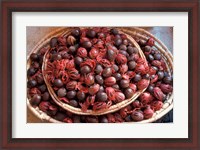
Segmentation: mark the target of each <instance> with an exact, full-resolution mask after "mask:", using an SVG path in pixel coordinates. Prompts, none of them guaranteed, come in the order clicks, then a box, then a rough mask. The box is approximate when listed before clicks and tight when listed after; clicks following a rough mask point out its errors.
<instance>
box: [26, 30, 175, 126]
mask: <svg viewBox="0 0 200 150" xmlns="http://www.w3.org/2000/svg"><path fill="white" fill-rule="evenodd" d="M137 42H138V44H139V45H140V47H141V49H142V51H143V53H144V54H145V56H146V59H147V61H148V63H146V61H145V60H144V59H142V58H141V57H140V56H139V54H138V49H137V48H136V47H135V46H134V45H132V43H131V42H130V41H129V40H128V39H127V37H126V35H124V34H121V33H120V32H119V31H118V30H117V29H115V28H112V29H110V28H106V27H103V28H98V27H94V28H83V29H82V28H74V29H73V30H72V31H71V34H70V35H68V36H67V37H64V36H60V37H54V38H52V39H51V40H50V48H47V47H44V48H42V49H40V50H39V51H38V52H37V53H32V54H31V55H30V58H29V59H30V61H31V65H30V67H29V69H28V71H27V76H28V83H27V90H28V95H29V99H30V104H31V105H32V106H33V107H39V109H40V110H41V111H43V112H45V113H46V114H47V115H49V116H51V117H52V118H54V119H56V120H58V121H61V122H66V123H115V122H134V121H142V120H144V119H149V118H151V117H152V116H153V114H154V112H155V111H158V110H160V109H161V108H162V106H163V103H164V101H165V100H166V98H167V95H168V94H170V93H171V92H172V90H173V81H172V80H173V79H172V76H171V75H170V74H169V73H168V70H167V66H166V62H165V60H164V58H163V55H162V54H161V53H160V52H159V51H158V50H157V49H156V48H155V47H154V40H153V39H152V38H150V39H148V40H147V41H144V40H138V41H137ZM47 51H48V57H47V59H48V61H47V68H46V70H45V72H42V64H43V57H44V55H45V53H46V52H47ZM43 74H45V75H46V77H47V81H48V84H49V85H50V86H51V87H52V89H53V90H54V93H55V94H56V96H57V97H58V99H59V100H60V101H62V102H63V103H66V104H69V105H71V106H72V107H75V108H81V110H82V111H86V110H88V109H91V110H94V111H98V110H101V109H106V108H109V107H110V106H112V105H115V104H117V103H119V102H122V101H124V100H125V99H129V98H131V97H132V96H133V95H134V93H136V92H137V91H138V90H142V89H145V88H147V90H146V91H145V92H143V93H142V94H141V95H140V96H139V97H138V98H137V99H136V100H135V101H134V102H133V103H131V104H130V105H128V106H126V107H124V108H121V109H120V110H119V111H116V112H113V113H109V114H105V115H100V116H94V115H89V116H88V115H77V114H74V113H71V112H70V111H67V110H64V109H63V108H61V107H59V106H58V105H57V104H56V103H55V102H54V100H53V99H52V97H51V93H50V92H49V91H48V88H47V84H46V83H45V82H44V77H43ZM149 81H150V84H149Z"/></svg>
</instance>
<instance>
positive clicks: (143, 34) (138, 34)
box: [27, 27, 173, 123]
mask: <svg viewBox="0 0 200 150" xmlns="http://www.w3.org/2000/svg"><path fill="white" fill-rule="evenodd" d="M119 29H120V30H122V31H123V32H125V33H127V34H129V35H131V36H132V37H134V38H135V39H144V40H147V39H148V38H149V37H152V38H153V39H154V40H155V47H156V48H157V49H158V50H159V51H160V53H161V54H162V55H163V57H164V58H165V62H166V65H167V67H168V72H169V73H170V74H172V73H173V57H172V54H171V53H170V51H169V50H168V48H167V47H166V46H165V45H164V44H163V43H162V42H161V41H160V40H159V39H157V38H156V37H155V36H153V35H152V34H151V33H149V32H147V31H146V30H144V29H141V28H136V27H131V28H119ZM58 33H59V34H58ZM61 34H66V32H64V28H59V29H58V30H56V31H55V32H54V33H51V34H49V35H47V36H46V37H45V38H43V39H42V40H41V41H40V42H39V43H38V44H37V45H36V46H35V47H34V49H33V50H32V51H31V53H33V52H37V51H38V50H39V49H40V48H42V47H44V45H46V46H48V42H49V40H48V39H49V38H50V37H53V36H56V35H61ZM31 53H30V54H31ZM29 56H30V55H29ZM29 56H28V58H29ZM28 58H27V59H28ZM27 68H29V61H28V67H27ZM27 106H28V108H29V109H30V110H31V111H32V113H33V114H34V115H35V116H37V117H38V118H39V119H40V120H41V121H42V122H52V123H62V122H60V121H57V120H55V119H53V118H52V117H50V116H48V115H47V114H46V113H44V112H42V111H41V110H39V108H38V107H35V108H34V107H32V106H31V104H30V103H29V97H28V98H27ZM172 108H173V92H172V93H171V94H170V95H167V100H166V101H165V102H164V105H163V107H162V108H161V109H160V110H159V111H156V112H155V113H154V115H153V117H152V118H150V119H146V120H143V121H140V122H127V123H150V122H154V121H156V120H158V119H160V118H161V117H163V116H164V115H165V114H167V113H168V112H169V111H170V110H172Z"/></svg>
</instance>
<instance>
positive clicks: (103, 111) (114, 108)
mask: <svg viewBox="0 0 200 150" xmlns="http://www.w3.org/2000/svg"><path fill="white" fill-rule="evenodd" d="M64 30H66V31H68V30H71V28H66V29H64ZM119 31H120V30H119ZM120 32H121V33H123V34H125V35H126V36H127V38H128V39H129V41H130V42H131V43H132V44H133V45H134V46H135V47H137V48H138V50H139V56H140V57H141V58H143V59H144V60H145V62H146V57H145V56H144V54H143V52H142V50H141V49H140V46H139V45H138V43H137V42H136V41H135V40H134V39H133V38H132V37H131V36H130V35H128V34H126V33H124V32H122V31H120ZM64 36H68V34H65V35H64ZM49 39H50V38H49ZM49 52H50V49H49V51H47V52H46V53H45V55H44V59H43V66H42V72H43V76H44V80H45V83H46V85H47V88H48V91H49V93H50V95H51V97H52V99H53V100H54V102H55V103H56V104H57V105H59V106H60V107H62V108H63V109H65V110H67V111H70V112H72V113H74V114H78V115H95V116H96V115H103V114H108V113H112V112H115V111H118V110H119V109H121V108H123V107H125V106H127V105H129V104H131V103H132V102H133V101H134V100H136V99H137V98H138V96H140V94H141V93H143V92H144V91H145V90H146V88H145V89H143V90H138V91H137V92H136V93H134V95H133V96H132V97H131V98H130V99H126V100H124V101H122V102H120V103H117V104H114V105H112V106H110V107H109V108H106V109H101V110H96V111H94V110H91V109H90V110H87V111H82V110H81V108H76V107H73V106H70V105H69V104H66V103H64V102H62V101H60V100H59V98H58V96H57V95H56V94H55V92H54V90H53V88H52V87H51V85H50V83H49V82H48V81H47V75H46V74H45V72H46V71H45V70H46V67H47V62H48V57H49ZM146 63H147V62H146Z"/></svg>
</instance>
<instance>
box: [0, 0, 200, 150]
mask: <svg viewBox="0 0 200 150" xmlns="http://www.w3.org/2000/svg"><path fill="white" fill-rule="evenodd" d="M199 6H200V2H199V0H162V1H161V0H140V1H136V0H129V1H128V0H124V1H117V0H116V1H114V0H105V1H104V0H101V1H95V2H94V1H92V0H86V1H84V2H83V1H81V0H74V1H72V0H66V1H64V0H55V1H53V0H33V1H32V0H29V1H25V0H7V1H6V0H5V1H2V2H1V50H0V62H1V65H0V70H1V74H0V77H1V78H0V83H1V86H0V88H1V90H0V92H1V93H0V96H1V98H0V102H1V104H0V110H1V113H0V131H1V132H0V139H1V140H0V148H1V149H22V148H27V149H28V148H34V149H36V148H38V149H45V148H54V149H59V148H60V149H89V148H90V149H97V148H98V149H105V148H107V149H108V148H109V149H164V148H165V149H178V148H181V149H185V150H186V149H192V150H197V149H200V142H199V141H200V137H199V136H200V122H199V120H200V110H199V109H200V105H199V100H200V96H199V93H200V90H199V74H200V62H199V56H200V55H199V40H200V39H199V32H200V30H199V27H200V26H199V21H200V19H199V16H200V15H199V14H200V13H199V9H200V7H199ZM49 11H53V12H55V11H57V12H71V11H75V12H84V11H89V12H94V11H104V12H120V11H123V12H188V14H189V21H188V22H189V30H188V31H189V33H188V34H189V38H188V39H189V41H188V43H189V47H188V50H189V52H188V53H189V56H188V58H189V62H188V63H189V64H188V66H189V68H188V69H189V72H188V76H189V79H188V80H189V87H188V89H189V91H188V92H189V97H188V103H189V106H188V108H189V111H188V112H189V115H188V116H189V122H188V125H189V130H188V131H189V133H188V135H189V137H188V138H181V139H179V138H176V139H174V138H173V139H172V138H167V139H158V138H156V139H144V138H143V139H106V138H104V139H69V138H66V139H62V138H60V139H36V138H30V139H28V138H27V139H26V138H23V139H22V138H21V139H19V138H17V139H15V138H12V94H11V93H12V57H11V56H12V44H11V43H12V12H49ZM179 53H180V55H181V52H179Z"/></svg>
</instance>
